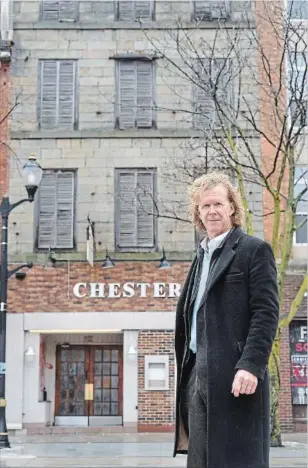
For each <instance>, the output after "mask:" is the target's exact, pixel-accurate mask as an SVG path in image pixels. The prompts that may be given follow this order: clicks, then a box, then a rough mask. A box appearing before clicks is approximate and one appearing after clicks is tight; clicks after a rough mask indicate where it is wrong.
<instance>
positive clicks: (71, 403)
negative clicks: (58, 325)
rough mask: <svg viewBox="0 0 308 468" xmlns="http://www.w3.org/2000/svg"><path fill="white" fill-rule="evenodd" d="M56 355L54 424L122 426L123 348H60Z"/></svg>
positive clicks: (108, 346)
mask: <svg viewBox="0 0 308 468" xmlns="http://www.w3.org/2000/svg"><path fill="white" fill-rule="evenodd" d="M56 353H57V356H56V400H55V425H61V426H110V425H122V421H123V419H122V416H123V408H122V406H123V353H122V347H120V346H113V345H106V346H90V345H89V346H88V345H84V346H83V345H72V346H69V347H63V346H57V350H56Z"/></svg>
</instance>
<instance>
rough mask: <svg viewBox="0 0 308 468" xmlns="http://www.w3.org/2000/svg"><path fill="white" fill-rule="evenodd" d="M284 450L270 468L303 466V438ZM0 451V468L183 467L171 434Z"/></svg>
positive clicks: (73, 439) (43, 441) (20, 442)
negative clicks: (175, 453)
mask: <svg viewBox="0 0 308 468" xmlns="http://www.w3.org/2000/svg"><path fill="white" fill-rule="evenodd" d="M283 439H284V440H283V443H284V447H282V448H274V449H272V450H271V467H273V468H274V467H276V468H277V467H278V468H279V467H280V468H298V467H306V466H307V436H306V434H285V435H284V437H283ZM10 443H11V447H12V448H11V449H4V450H1V451H0V467H1V468H14V467H15V468H17V467H18V468H19V467H27V468H39V467H46V468H66V467H67V468H82V467H84V468H85V467H97V468H98V467H109V468H111V467H122V468H124V467H139V468H141V467H153V466H158V467H160V468H173V467H181V468H184V467H185V462H186V457H185V456H177V457H176V458H172V450H173V435H172V434H106V435H105V434H97V435H44V436H14V437H11V438H10Z"/></svg>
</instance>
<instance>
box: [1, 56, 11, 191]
mask: <svg viewBox="0 0 308 468" xmlns="http://www.w3.org/2000/svg"><path fill="white" fill-rule="evenodd" d="M9 90H10V66H9V65H8V64H4V63H1V62H0V198H1V197H2V196H3V195H4V194H6V193H7V192H8V186H9V184H8V148H7V146H6V145H5V143H8V141H9V136H8V118H6V116H7V115H8V112H9V95H10V91H9Z"/></svg>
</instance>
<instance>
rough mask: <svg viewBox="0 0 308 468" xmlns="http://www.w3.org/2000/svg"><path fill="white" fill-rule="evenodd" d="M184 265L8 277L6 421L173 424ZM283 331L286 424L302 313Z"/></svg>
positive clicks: (148, 427) (302, 361)
mask: <svg viewBox="0 0 308 468" xmlns="http://www.w3.org/2000/svg"><path fill="white" fill-rule="evenodd" d="M189 266H190V263H189V262H174V264H173V265H172V268H168V269H159V268H157V264H156V263H155V262H141V261H140V262H138V261H135V262H130V261H126V262H117V263H116V266H115V268H112V269H108V270H104V269H102V268H101V265H99V264H94V266H93V267H91V266H90V265H89V264H88V263H85V262H83V263H81V262H74V263H69V262H66V263H64V262H63V263H58V264H56V266H54V267H48V268H47V267H44V266H36V267H34V268H33V269H32V270H31V271H30V272H29V273H27V277H26V279H24V280H19V281H18V280H15V281H11V282H10V291H9V310H10V313H9V314H8V324H7V379H6V384H7V390H6V394H7V400H8V406H7V422H8V427H9V429H11V430H13V429H16V430H18V429H23V428H26V429H28V430H29V431H31V430H32V431H34V432H35V431H36V430H38V428H46V427H49V426H56V427H61V426H62V427H63V426H64V427H67V426H71V427H72V426H73V427H80V428H86V427H90V428H93V427H96V428H100V427H101V428H106V427H108V428H113V430H118V431H122V430H125V431H147V432H148V431H173V430H174V407H175V361H174V323H175V307H176V303H177V299H178V296H179V294H180V290H181V285H182V284H183V282H184V279H185V277H186V274H187V271H188V268H189ZM304 306H305V305H304V304H303V305H302V308H303V307H304ZM283 340H284V341H283V343H282V355H281V366H282V367H281V375H282V379H281V382H282V387H281V421H282V425H284V426H283V427H284V428H285V430H292V427H293V419H294V421H297V422H298V421H304V418H305V414H304V413H305V408H306V404H307V380H306V377H307V360H306V357H307V327H306V323H305V322H304V321H303V320H302V319H301V320H300V321H298V320H295V321H294V322H293V323H292V324H291V327H290V330H287V329H286V330H285V332H284V337H283ZM291 363H292V373H291ZM290 377H291V379H290ZM292 411H293V415H292Z"/></svg>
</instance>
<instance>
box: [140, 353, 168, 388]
mask: <svg viewBox="0 0 308 468" xmlns="http://www.w3.org/2000/svg"><path fill="white" fill-rule="evenodd" d="M144 367H145V385H144V388H145V390H169V356H145V357H144Z"/></svg>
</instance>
